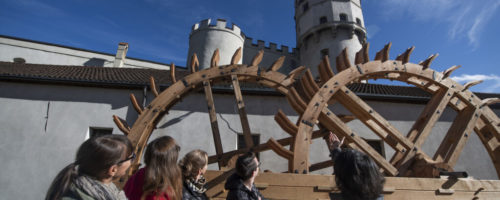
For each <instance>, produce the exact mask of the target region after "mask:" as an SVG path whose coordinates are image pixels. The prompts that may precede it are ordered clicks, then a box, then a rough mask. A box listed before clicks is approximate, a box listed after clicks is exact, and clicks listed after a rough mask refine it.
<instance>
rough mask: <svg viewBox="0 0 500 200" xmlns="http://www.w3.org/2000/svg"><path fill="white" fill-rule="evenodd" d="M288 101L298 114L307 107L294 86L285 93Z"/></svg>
mask: <svg viewBox="0 0 500 200" xmlns="http://www.w3.org/2000/svg"><path fill="white" fill-rule="evenodd" d="M286 97H287V100H288V103H290V105H291V106H292V108H293V109H294V110H295V111H296V112H297V113H299V114H302V113H303V112H304V110H305V108H306V107H307V105H306V103H305V102H304V101H303V100H302V98H301V97H300V95H299V93H297V90H295V88H291V89H290V91H288V94H287V95H286Z"/></svg>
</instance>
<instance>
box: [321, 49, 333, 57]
mask: <svg viewBox="0 0 500 200" xmlns="http://www.w3.org/2000/svg"><path fill="white" fill-rule="evenodd" d="M329 54H330V52H329V50H328V49H321V58H319V59H323V58H324V57H325V56H330V55H329Z"/></svg>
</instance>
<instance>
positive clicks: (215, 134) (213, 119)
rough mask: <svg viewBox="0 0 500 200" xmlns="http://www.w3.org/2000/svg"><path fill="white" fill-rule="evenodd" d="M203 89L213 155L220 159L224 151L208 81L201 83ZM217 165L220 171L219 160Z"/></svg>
mask: <svg viewBox="0 0 500 200" xmlns="http://www.w3.org/2000/svg"><path fill="white" fill-rule="evenodd" d="M216 52H218V51H216ZM214 54H215V53H214ZM212 63H213V62H212ZM203 88H204V90H205V98H206V100H207V107H208V115H209V117H210V126H211V128H212V136H213V138H214V144H215V153H216V155H217V157H220V156H222V154H223V153H224V150H223V148H222V141H221V138H220V132H219V123H218V122H217V113H216V112H215V104H214V97H213V94H212V86H211V85H210V81H203ZM218 164H219V169H221V168H222V166H223V163H222V160H220V159H219V160H218Z"/></svg>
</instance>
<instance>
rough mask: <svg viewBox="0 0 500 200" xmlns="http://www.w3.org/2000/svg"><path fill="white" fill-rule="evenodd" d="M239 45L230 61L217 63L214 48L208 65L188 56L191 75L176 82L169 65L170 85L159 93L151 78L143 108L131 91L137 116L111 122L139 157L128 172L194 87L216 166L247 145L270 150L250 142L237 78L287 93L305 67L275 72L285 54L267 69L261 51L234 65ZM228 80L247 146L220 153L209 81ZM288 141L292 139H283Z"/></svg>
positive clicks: (137, 163)
mask: <svg viewBox="0 0 500 200" xmlns="http://www.w3.org/2000/svg"><path fill="white" fill-rule="evenodd" d="M241 54H242V53H241V48H240V49H238V50H237V51H236V52H235V54H234V55H233V57H232V60H231V64H229V65H224V66H219V65H218V63H219V51H218V50H216V51H215V52H214V54H213V57H212V60H211V66H210V68H207V69H204V70H201V71H198V70H197V69H198V67H199V63H198V59H197V57H196V54H195V55H193V57H192V59H191V61H192V62H191V64H190V65H191V66H190V68H191V72H192V73H191V74H189V75H187V76H185V77H183V78H182V79H181V80H179V81H177V79H176V76H175V66H174V65H173V64H172V66H171V68H170V70H171V79H172V85H171V86H170V87H168V88H167V89H166V90H164V91H162V92H158V89H157V88H156V85H155V80H154V79H153V78H152V77H151V80H150V81H151V90H152V92H153V93H154V94H155V96H156V98H155V99H154V100H153V101H152V102H151V103H150V104H149V105H148V106H147V107H145V108H142V107H141V106H140V105H139V104H138V103H137V100H136V98H135V97H134V95H133V94H131V95H130V98H131V101H132V104H133V105H134V108H135V110H136V111H137V112H138V113H139V116H138V119H137V120H136V121H135V123H134V124H133V126H132V127H128V125H126V123H125V121H124V120H123V119H121V118H119V117H118V116H113V118H114V122H115V123H116V125H117V126H118V128H119V129H120V130H121V131H122V132H123V133H125V134H126V135H127V136H128V138H129V139H130V140H131V142H132V144H133V145H134V147H135V153H136V155H137V156H138V159H136V160H135V161H134V163H133V164H132V167H131V170H130V171H129V174H132V173H134V171H136V170H137V168H138V167H139V164H140V160H141V157H142V153H143V150H144V148H145V146H146V145H147V141H148V139H149V137H150V136H151V134H152V132H153V130H154V129H155V127H156V125H157V123H158V122H159V121H160V120H161V119H162V117H164V116H165V115H166V114H168V111H169V109H170V108H171V107H172V106H173V105H175V104H176V103H177V102H178V101H179V100H181V98H182V97H183V96H184V95H186V94H188V93H189V92H191V91H194V90H195V89H196V88H201V87H203V89H204V92H205V96H206V100H207V104H208V113H209V116H210V123H211V127H212V133H213V138H214V144H215V150H216V155H212V156H210V157H209V163H215V162H218V164H219V167H222V166H224V165H225V164H226V162H227V161H228V160H229V159H230V158H231V157H232V156H234V155H237V154H240V153H244V152H246V151H248V150H249V149H250V148H251V149H252V150H253V151H263V150H265V149H269V147H268V145H267V144H253V142H252V139H251V135H250V126H249V122H248V119H247V114H246V111H245V103H244V100H243V96H242V93H241V89H240V84H239V83H240V81H242V82H250V83H258V84H260V85H263V86H265V87H268V88H274V89H275V90H276V91H278V92H280V93H282V94H287V93H288V88H289V87H290V85H291V84H292V83H293V82H294V81H295V79H296V77H297V76H298V75H299V74H300V73H301V72H302V71H303V70H304V69H305V68H304V67H299V68H296V69H295V70H293V71H291V72H290V73H289V74H288V75H284V74H282V73H279V72H277V70H278V69H279V68H280V67H281V66H282V64H283V61H284V59H285V57H281V58H279V59H278V60H276V61H275V62H274V63H273V64H272V66H270V67H269V68H268V69H263V68H261V67H259V66H258V65H259V63H260V62H261V61H262V56H263V51H260V52H259V53H258V54H257V55H256V56H255V57H254V59H253V61H252V63H251V65H250V66H247V65H241V64H236V63H238V61H239V60H240V59H241ZM221 82H223V83H230V84H232V87H233V89H234V95H235V100H236V103H237V106H238V111H239V116H240V121H241V124H242V129H243V135H244V140H245V143H246V146H247V147H248V148H246V149H241V150H235V151H229V152H223V148H222V143H221V138H220V134H219V128H218V124H217V117H216V110H215V107H214V100H213V96H212V88H211V85H212V84H216V83H221ZM283 141H287V142H288V143H291V142H292V141H293V140H292V138H288V139H285V140H283Z"/></svg>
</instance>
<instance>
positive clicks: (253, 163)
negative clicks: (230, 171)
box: [235, 152, 259, 180]
mask: <svg viewBox="0 0 500 200" xmlns="http://www.w3.org/2000/svg"><path fill="white" fill-rule="evenodd" d="M235 169H236V174H237V175H238V176H239V177H240V178H241V179H242V180H248V179H250V178H252V177H253V178H255V177H256V176H257V175H258V174H259V161H258V160H257V157H255V154H254V153H253V152H248V153H245V154H243V155H241V156H240V157H238V160H236V166H235Z"/></svg>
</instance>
